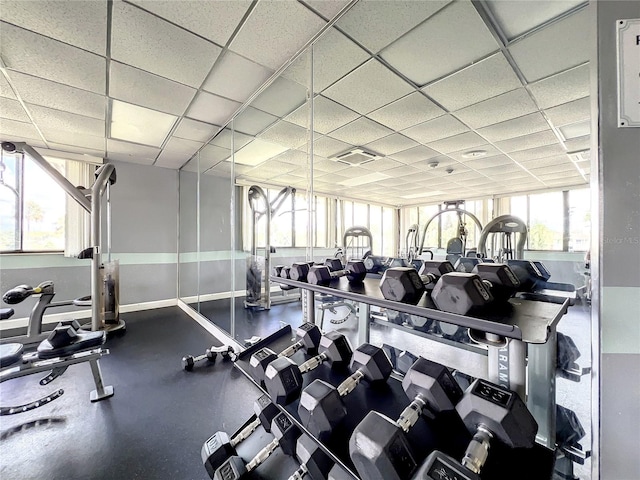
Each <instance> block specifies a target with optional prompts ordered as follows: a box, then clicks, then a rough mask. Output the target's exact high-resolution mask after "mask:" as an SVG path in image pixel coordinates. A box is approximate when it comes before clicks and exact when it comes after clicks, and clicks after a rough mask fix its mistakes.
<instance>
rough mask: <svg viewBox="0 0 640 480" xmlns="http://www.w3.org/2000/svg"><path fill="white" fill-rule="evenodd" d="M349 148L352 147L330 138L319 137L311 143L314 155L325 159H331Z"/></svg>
mask: <svg viewBox="0 0 640 480" xmlns="http://www.w3.org/2000/svg"><path fill="white" fill-rule="evenodd" d="M351 148H353V145H350V144H348V143H345V142H341V141H340V140H336V139H335V138H331V137H320V138H318V139H317V140H315V141H314V142H313V153H314V155H320V156H321V157H325V158H330V157H333V156H334V155H336V154H338V153H343V152H346V151H347V150H349V149H351Z"/></svg>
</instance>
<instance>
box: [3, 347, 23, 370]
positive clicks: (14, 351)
mask: <svg viewBox="0 0 640 480" xmlns="http://www.w3.org/2000/svg"><path fill="white" fill-rule="evenodd" d="M23 351H24V345H22V344H21V343H5V344H4V345H0V367H8V366H9V365H13V364H14V363H18V362H19V361H20V359H21V358H22V352H23Z"/></svg>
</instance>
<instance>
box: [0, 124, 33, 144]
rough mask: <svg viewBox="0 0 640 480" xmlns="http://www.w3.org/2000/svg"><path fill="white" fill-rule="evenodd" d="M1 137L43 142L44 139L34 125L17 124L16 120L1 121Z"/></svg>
mask: <svg viewBox="0 0 640 480" xmlns="http://www.w3.org/2000/svg"><path fill="white" fill-rule="evenodd" d="M0 135H2V136H3V139H9V138H15V137H23V138H28V139H34V140H38V141H42V137H41V136H40V134H39V133H38V130H37V129H36V127H35V126H34V125H33V123H26V122H16V121H15V120H7V119H2V120H0Z"/></svg>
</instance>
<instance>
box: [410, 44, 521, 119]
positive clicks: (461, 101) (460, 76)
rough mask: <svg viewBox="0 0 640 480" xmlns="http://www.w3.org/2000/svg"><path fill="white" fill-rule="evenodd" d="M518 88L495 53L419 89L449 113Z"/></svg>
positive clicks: (500, 54)
mask: <svg viewBox="0 0 640 480" xmlns="http://www.w3.org/2000/svg"><path fill="white" fill-rule="evenodd" d="M521 86H522V83H521V82H520V80H519V79H518V77H517V75H516V74H515V72H514V71H513V69H512V68H511V65H509V62H507V59H506V58H505V57H504V55H503V54H502V53H501V52H498V53H496V54H495V55H492V56H490V57H488V58H486V59H484V60H482V61H480V62H478V63H474V64H473V65H470V66H468V67H466V68H463V69H462V70H460V71H458V72H456V73H454V74H453V75H449V76H448V77H445V78H443V79H442V80H439V81H437V82H435V83H432V84H430V85H428V86H426V87H423V89H422V91H423V92H425V93H426V94H427V95H429V96H430V97H431V98H433V99H434V100H435V101H436V102H438V103H439V104H440V105H442V106H444V107H445V108H446V109H447V110H449V111H451V112H452V111H454V110H458V109H460V108H463V107H466V106H469V105H473V104H474V103H478V102H481V101H483V100H487V99H489V98H491V97H495V96H496V95H500V94H501V93H505V92H508V91H510V90H513V89H516V88H518V87H521Z"/></svg>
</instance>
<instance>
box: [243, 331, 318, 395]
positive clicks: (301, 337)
mask: <svg viewBox="0 0 640 480" xmlns="http://www.w3.org/2000/svg"><path fill="white" fill-rule="evenodd" d="M321 337H322V333H320V329H319V328H318V327H317V326H316V325H314V324H313V323H310V322H305V323H303V324H301V325H300V326H299V327H298V328H297V329H296V338H297V339H298V341H297V342H296V343H294V344H293V345H290V346H289V347H287V348H286V349H284V350H283V351H282V352H280V353H279V354H278V355H276V353H275V352H274V351H273V350H271V349H270V348H266V347H265V348H261V349H260V350H258V351H257V352H255V353H254V354H253V355H251V358H250V359H249V366H250V367H251V374H252V376H253V378H254V379H255V381H256V382H258V383H263V382H264V372H265V370H266V368H267V365H269V364H270V363H271V362H272V361H274V360H275V359H276V358H278V357H290V356H291V355H293V354H294V353H296V352H297V351H298V350H302V349H305V350H306V351H307V353H308V354H309V355H315V354H316V353H317V351H318V345H319V344H320V338H321Z"/></svg>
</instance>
